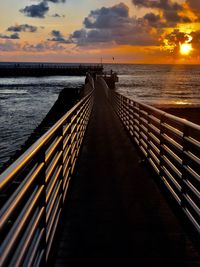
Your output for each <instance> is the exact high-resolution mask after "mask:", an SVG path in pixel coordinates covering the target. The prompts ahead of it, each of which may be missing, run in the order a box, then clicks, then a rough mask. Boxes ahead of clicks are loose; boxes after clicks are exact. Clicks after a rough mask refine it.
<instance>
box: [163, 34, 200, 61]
mask: <svg viewBox="0 0 200 267" xmlns="http://www.w3.org/2000/svg"><path fill="white" fill-rule="evenodd" d="M184 43H188V44H191V45H192V49H193V50H192V54H193V56H197V55H200V50H199V47H200V31H193V32H191V33H185V32H182V31H180V30H179V29H174V30H173V31H172V32H170V33H168V34H165V35H164V36H163V44H162V48H163V50H166V51H168V52H170V53H172V54H175V55H177V54H179V50H180V44H184Z"/></svg>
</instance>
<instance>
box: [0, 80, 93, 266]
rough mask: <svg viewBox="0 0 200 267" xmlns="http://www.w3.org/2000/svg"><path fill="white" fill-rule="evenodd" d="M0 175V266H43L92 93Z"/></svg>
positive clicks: (88, 112) (79, 145)
mask: <svg viewBox="0 0 200 267" xmlns="http://www.w3.org/2000/svg"><path fill="white" fill-rule="evenodd" d="M92 82H93V81H92V78H91V77H90V84H89V86H90V88H91V91H90V93H89V94H88V95H87V96H85V97H84V98H83V99H82V100H81V101H79V102H78V103H77V104H76V105H75V106H74V107H72V108H71V109H70V110H69V111H68V112H67V113H66V114H65V115H64V116H63V117H62V118H61V119H60V120H59V121H58V122H57V123H55V124H54V125H53V126H52V127H51V129H49V130H48V131H47V132H46V133H45V134H44V135H43V136H42V137H41V138H39V139H38V140H37V141H36V142H35V143H34V144H33V145H32V146H31V147H30V148H29V149H28V150H27V151H25V152H24V153H23V154H22V155H21V156H20V157H19V158H18V159H17V160H16V161H15V162H14V163H13V164H12V165H11V166H10V167H8V168H7V169H6V170H5V171H4V172H3V173H2V174H1V175H0V187H1V194H0V198H1V203H2V204H1V210H0V218H1V220H0V229H1V240H2V244H1V259H0V266H2V267H3V266H39V265H40V266H43V265H44V264H45V262H46V261H47V260H48V258H49V253H50V249H51V246H52V241H53V237H54V234H55V231H56V228H57V225H58V221H59V217H60V214H61V210H62V208H63V204H64V202H65V200H66V196H67V192H68V186H69V182H70V179H71V176H72V174H73V172H74V168H75V164H76V161H77V158H78V156H79V151H80V148H81V144H82V141H83V137H84V135H85V130H86V127H87V124H88V121H89V117H90V114H91V110H92V107H93V92H94V87H93V83H92Z"/></svg>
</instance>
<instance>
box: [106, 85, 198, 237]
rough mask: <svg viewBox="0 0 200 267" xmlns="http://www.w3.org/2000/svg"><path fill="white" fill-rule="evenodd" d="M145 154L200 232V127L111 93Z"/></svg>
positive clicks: (126, 124)
mask: <svg viewBox="0 0 200 267" xmlns="http://www.w3.org/2000/svg"><path fill="white" fill-rule="evenodd" d="M109 99H110V102H111V104H112V106H113V108H114V110H115V112H116V113H117V115H118V116H119V118H120V119H121V121H122V123H123V125H124V126H125V128H126V130H127V131H128V132H129V134H130V136H131V137H132V138H133V140H134V141H135V143H136V144H137V145H138V146H139V148H140V149H141V151H142V153H143V155H144V156H145V158H147V160H148V161H149V163H150V164H151V166H152V167H153V169H154V170H155V171H156V173H157V174H158V175H159V176H160V178H161V180H162V181H163V183H164V184H165V186H166V187H167V189H168V190H169V192H170V193H171V195H172V196H173V197H174V199H175V200H176V201H177V203H178V204H179V205H180V207H181V208H182V210H183V211H184V212H185V214H186V215H187V217H188V218H189V220H190V221H191V222H192V224H193V226H194V227H195V228H196V230H197V231H198V232H199V233H200V125H197V124H194V123H192V122H189V121H187V120H184V119H181V118H178V117H176V116H174V115H171V114H168V113H166V112H164V111H161V110H159V109H157V108H154V107H152V106H149V105H146V104H144V103H141V102H139V101H135V100H132V99H129V98H128V97H125V96H123V95H121V94H119V93H117V92H114V91H113V90H109Z"/></svg>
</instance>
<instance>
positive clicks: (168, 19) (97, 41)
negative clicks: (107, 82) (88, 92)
mask: <svg viewBox="0 0 200 267" xmlns="http://www.w3.org/2000/svg"><path fill="white" fill-rule="evenodd" d="M0 10H1V25H0V61H2V62H3V61H22V62H38V61H40V62H42V61H43V62H66V63H67V62H83V63H84V62H88V63H89V62H95V63H98V62H100V60H101V58H103V63H110V62H111V63H112V58H113V57H114V58H115V63H147V64H149V63H154V64H156V63H157V64H165V63H166V64H174V63H185V64H200V1H199V0H153V1H152V0H121V1H120V0H119V1H116V0H107V1H106V0H102V1H97V0H94V1H91V0H84V1H81V0H77V1H72V0H22V1H18V0H7V1H3V2H1V3H0Z"/></svg>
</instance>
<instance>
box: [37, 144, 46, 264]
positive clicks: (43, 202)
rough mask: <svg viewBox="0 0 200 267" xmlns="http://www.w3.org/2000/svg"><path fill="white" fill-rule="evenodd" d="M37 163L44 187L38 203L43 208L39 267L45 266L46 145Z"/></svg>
mask: <svg viewBox="0 0 200 267" xmlns="http://www.w3.org/2000/svg"><path fill="white" fill-rule="evenodd" d="M38 163H39V164H40V163H43V164H44V166H43V168H42V170H41V172H40V179H39V185H40V186H44V189H43V192H42V194H41V199H40V202H39V206H40V209H42V208H44V212H43V215H42V219H41V231H42V229H44V235H43V237H42V240H41V251H42V250H43V251H44V253H43V255H44V256H43V257H42V260H41V266H43V265H44V266H45V265H46V247H47V243H46V232H47V224H46V208H47V203H46V169H47V164H46V145H43V147H42V148H41V150H40V151H39V154H38Z"/></svg>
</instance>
